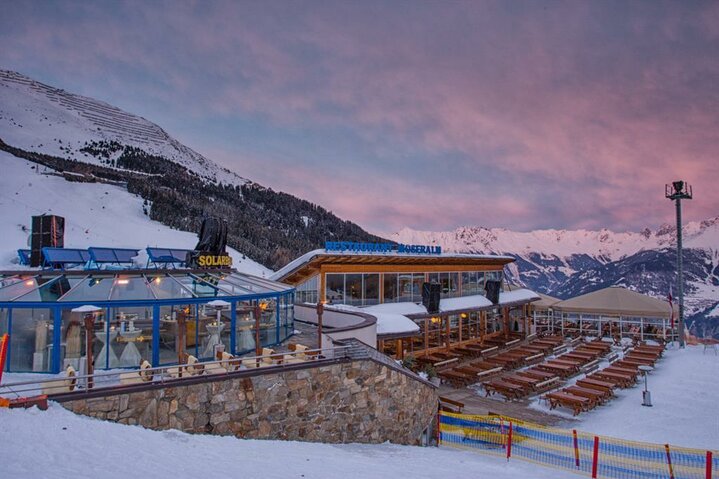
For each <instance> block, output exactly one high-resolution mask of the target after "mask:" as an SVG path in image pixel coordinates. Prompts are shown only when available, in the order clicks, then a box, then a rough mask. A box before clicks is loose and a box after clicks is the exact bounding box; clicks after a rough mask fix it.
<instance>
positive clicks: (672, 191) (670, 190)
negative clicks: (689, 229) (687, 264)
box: [664, 180, 692, 348]
mask: <svg viewBox="0 0 719 479" xmlns="http://www.w3.org/2000/svg"><path fill="white" fill-rule="evenodd" d="M664 196H665V197H666V198H667V199H670V200H673V201H674V202H675V204H676V214H677V291H678V294H679V327H678V331H677V334H678V336H679V347H681V348H683V347H684V271H683V265H682V200H691V199H692V187H691V186H689V185H688V184H687V183H686V182H684V181H682V180H679V181H674V182H672V184H671V185H665V186H664Z"/></svg>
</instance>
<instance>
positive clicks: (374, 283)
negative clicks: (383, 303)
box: [362, 273, 379, 306]
mask: <svg viewBox="0 0 719 479" xmlns="http://www.w3.org/2000/svg"><path fill="white" fill-rule="evenodd" d="M378 303H379V274H377V273H371V274H364V275H362V304H363V305H365V306H369V305H372V304H378Z"/></svg>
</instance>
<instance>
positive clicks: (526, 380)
mask: <svg viewBox="0 0 719 479" xmlns="http://www.w3.org/2000/svg"><path fill="white" fill-rule="evenodd" d="M500 379H501V380H502V381H507V382H510V383H514V384H519V385H521V386H526V387H528V388H530V389H532V390H534V389H536V386H537V384H539V383H541V382H542V380H541V379H538V378H530V377H527V376H520V375H519V374H505V375H504V376H502V377H501V378H500Z"/></svg>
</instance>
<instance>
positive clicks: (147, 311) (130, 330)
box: [95, 278, 153, 369]
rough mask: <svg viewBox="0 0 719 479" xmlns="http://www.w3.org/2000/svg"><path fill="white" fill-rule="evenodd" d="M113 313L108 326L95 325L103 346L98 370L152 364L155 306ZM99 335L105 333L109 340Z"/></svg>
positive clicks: (100, 322)
mask: <svg viewBox="0 0 719 479" xmlns="http://www.w3.org/2000/svg"><path fill="white" fill-rule="evenodd" d="M135 279H139V278H135ZM143 282H144V280H143ZM113 295H114V293H113ZM109 311H110V315H109V318H110V320H109V322H108V323H107V325H106V324H105V321H104V320H100V321H98V322H96V323H95V329H96V335H97V336H98V340H99V341H100V343H102V344H101V347H102V350H101V351H100V352H99V353H98V355H97V356H96V358H95V368H96V369H103V368H106V369H112V368H118V367H120V368H128V367H135V368H136V367H138V366H140V364H141V363H142V361H143V360H147V361H149V362H152V333H153V327H152V306H151V305H147V306H139V307H133V308H127V307H122V308H110V310H109ZM97 331H102V332H105V333H106V334H105V337H103V336H102V334H99V335H98V334H97ZM106 340H107V341H108V343H107V344H108V345H109V347H107V348H106V347H105V341H106Z"/></svg>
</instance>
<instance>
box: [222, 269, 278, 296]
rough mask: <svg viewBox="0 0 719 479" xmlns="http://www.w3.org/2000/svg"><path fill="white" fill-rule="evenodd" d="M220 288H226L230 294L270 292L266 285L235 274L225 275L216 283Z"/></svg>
mask: <svg viewBox="0 0 719 479" xmlns="http://www.w3.org/2000/svg"><path fill="white" fill-rule="evenodd" d="M217 285H218V286H219V287H221V288H222V289H224V290H226V291H227V292H228V293H230V294H232V295H237V296H240V295H243V294H259V293H268V292H271V290H269V289H268V288H267V287H265V286H264V285H262V284H259V283H257V282H253V281H250V280H249V279H248V278H246V277H245V276H240V275H237V274H231V275H229V276H225V277H224V278H222V279H221V281H220V282H219V283H218V284H217Z"/></svg>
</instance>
